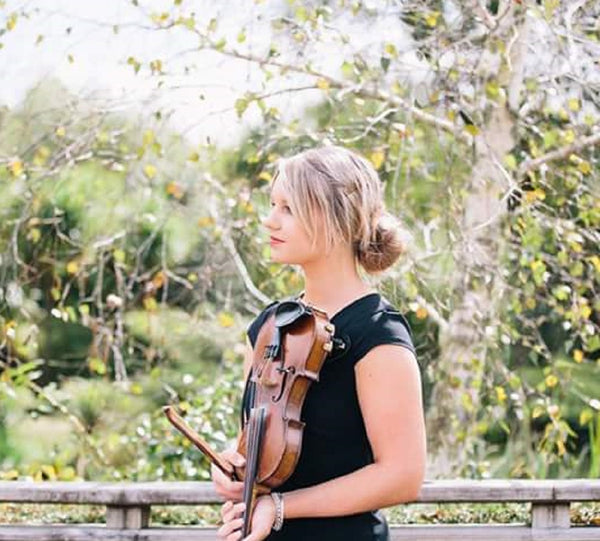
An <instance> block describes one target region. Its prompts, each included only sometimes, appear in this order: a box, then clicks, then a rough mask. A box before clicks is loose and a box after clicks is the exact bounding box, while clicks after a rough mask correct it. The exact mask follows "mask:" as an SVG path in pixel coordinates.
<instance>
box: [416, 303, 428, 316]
mask: <svg viewBox="0 0 600 541" xmlns="http://www.w3.org/2000/svg"><path fill="white" fill-rule="evenodd" d="M415 314H416V316H417V319H425V318H426V317H427V314H428V312H427V308H423V307H422V306H419V308H417V311H416V312H415Z"/></svg>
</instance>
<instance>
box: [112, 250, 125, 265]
mask: <svg viewBox="0 0 600 541" xmlns="http://www.w3.org/2000/svg"><path fill="white" fill-rule="evenodd" d="M113 257H114V258H115V261H116V262H117V263H124V262H125V252H124V251H123V250H121V249H120V248H117V249H116V250H113Z"/></svg>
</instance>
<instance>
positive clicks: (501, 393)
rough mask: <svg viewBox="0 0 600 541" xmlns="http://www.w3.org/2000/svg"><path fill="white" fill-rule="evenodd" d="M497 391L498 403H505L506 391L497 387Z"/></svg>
mask: <svg viewBox="0 0 600 541" xmlns="http://www.w3.org/2000/svg"><path fill="white" fill-rule="evenodd" d="M495 389H496V398H497V399H498V402H501V403H502V402H504V401H505V400H506V391H505V390H504V387H495Z"/></svg>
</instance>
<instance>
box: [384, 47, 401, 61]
mask: <svg viewBox="0 0 600 541" xmlns="http://www.w3.org/2000/svg"><path fill="white" fill-rule="evenodd" d="M384 50H385V53H386V54H387V55H389V56H391V57H392V58H396V57H397V56H398V51H397V50H396V46H395V45H394V44H393V43H386V44H385V47H384Z"/></svg>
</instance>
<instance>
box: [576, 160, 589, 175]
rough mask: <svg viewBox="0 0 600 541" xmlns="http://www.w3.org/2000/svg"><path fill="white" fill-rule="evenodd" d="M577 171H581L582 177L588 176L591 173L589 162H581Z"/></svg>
mask: <svg viewBox="0 0 600 541" xmlns="http://www.w3.org/2000/svg"><path fill="white" fill-rule="evenodd" d="M577 169H579V171H581V172H582V173H583V174H584V175H589V174H590V173H591V172H592V166H591V165H590V162H588V161H586V160H584V161H582V162H581V163H580V164H579V165H578V166H577Z"/></svg>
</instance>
